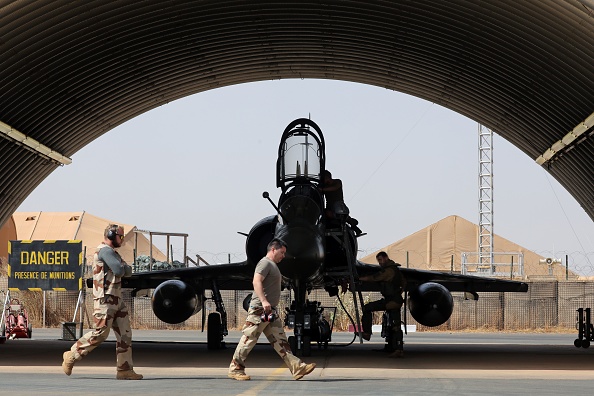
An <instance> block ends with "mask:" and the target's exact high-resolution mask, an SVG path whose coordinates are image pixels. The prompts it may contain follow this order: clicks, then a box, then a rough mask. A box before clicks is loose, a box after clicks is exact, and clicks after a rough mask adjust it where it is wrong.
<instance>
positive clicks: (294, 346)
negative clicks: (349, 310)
mask: <svg viewBox="0 0 594 396" xmlns="http://www.w3.org/2000/svg"><path fill="white" fill-rule="evenodd" d="M334 309H336V308H334ZM323 311H324V307H322V306H321V303H320V302H318V301H307V302H306V303H305V306H302V305H301V306H300V305H299V304H297V302H296V301H293V302H292V303H291V307H290V308H287V315H286V316H285V326H287V327H288V328H290V329H293V331H294V334H295V335H293V336H290V337H289V338H288V341H289V346H290V347H291V351H292V352H293V353H294V354H295V355H296V356H311V344H312V342H317V344H318V348H319V349H321V348H324V349H326V348H328V342H329V341H331V338H332V326H331V325H330V323H328V321H327V320H326V318H324V315H323Z"/></svg>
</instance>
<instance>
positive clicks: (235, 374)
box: [227, 370, 251, 381]
mask: <svg viewBox="0 0 594 396" xmlns="http://www.w3.org/2000/svg"><path fill="white" fill-rule="evenodd" d="M227 377H229V378H231V379H234V380H237V381H249V380H250V379H251V377H250V376H249V375H247V374H246V373H245V372H243V371H239V370H233V371H229V373H228V374H227Z"/></svg>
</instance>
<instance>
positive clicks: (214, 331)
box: [206, 312, 223, 349]
mask: <svg viewBox="0 0 594 396" xmlns="http://www.w3.org/2000/svg"><path fill="white" fill-rule="evenodd" d="M222 331H223V324H222V323H221V315H220V314H219V313H218V312H211V313H209V314H208V321H207V329H206V345H207V347H208V349H222V347H223V345H222V343H221V332H222Z"/></svg>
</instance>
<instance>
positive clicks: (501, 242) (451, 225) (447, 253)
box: [360, 215, 577, 279]
mask: <svg viewBox="0 0 594 396" xmlns="http://www.w3.org/2000/svg"><path fill="white" fill-rule="evenodd" d="M478 240H479V227H478V225H476V224H474V223H472V222H470V221H468V220H466V219H464V218H462V217H460V216H456V215H452V216H448V217H446V218H444V219H442V220H440V221H438V222H436V223H433V224H431V225H429V226H427V227H425V228H423V229H421V230H419V231H417V232H415V233H413V234H411V235H409V236H407V237H406V238H403V239H401V240H399V241H396V242H394V243H392V244H390V245H388V246H386V247H384V248H383V249H379V250H377V251H376V252H373V253H372V254H370V255H368V256H365V257H363V258H362V259H361V260H360V261H362V262H364V263H369V264H376V263H377V261H376V259H375V255H376V254H377V253H378V252H380V251H382V250H383V251H385V252H386V253H388V256H390V258H391V259H392V260H394V261H395V262H397V263H400V264H402V266H403V267H407V265H408V267H410V268H415V269H422V270H432V271H442V272H450V271H453V272H455V273H460V272H461V263H462V253H464V252H477V251H478ZM493 251H494V253H499V255H497V256H496V260H494V261H497V262H502V263H510V262H511V257H512V255H506V254H503V253H522V255H523V260H524V278H525V279H538V278H548V279H550V278H556V279H565V268H564V267H563V266H562V265H559V264H555V265H550V266H549V265H547V264H546V263H542V262H541V260H544V259H546V258H545V257H543V256H540V255H538V254H536V253H534V252H532V251H530V250H528V249H526V248H524V247H522V246H520V245H518V244H516V243H513V242H511V241H509V240H507V239H505V238H502V237H500V236H499V235H497V234H494V235H493ZM514 257H516V258H515V264H516V266H517V265H518V259H517V256H514ZM472 260H474V261H475V262H477V261H478V260H477V257H476V256H474V257H473V258H472ZM468 268H470V271H469V272H467V273H468V274H473V272H475V271H476V267H474V268H473V267H468ZM502 268H503V266H502ZM516 268H517V267H516ZM569 277H570V278H573V279H575V278H576V277H577V275H576V274H575V273H573V272H571V271H569Z"/></svg>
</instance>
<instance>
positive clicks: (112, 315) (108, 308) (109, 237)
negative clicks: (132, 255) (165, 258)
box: [62, 224, 142, 380]
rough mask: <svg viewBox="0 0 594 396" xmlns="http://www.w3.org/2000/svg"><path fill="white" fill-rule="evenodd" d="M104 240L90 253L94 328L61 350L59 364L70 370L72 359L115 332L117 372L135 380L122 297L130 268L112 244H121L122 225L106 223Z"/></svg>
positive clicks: (65, 369) (128, 318)
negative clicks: (65, 349)
mask: <svg viewBox="0 0 594 396" xmlns="http://www.w3.org/2000/svg"><path fill="white" fill-rule="evenodd" d="M103 236H104V241H103V243H101V244H100V245H99V246H98V247H97V250H96V251H95V254H94V256H93V320H94V322H95V330H93V331H90V332H88V333H87V334H85V335H84V336H82V337H81V338H80V339H79V340H78V341H77V342H76V343H74V345H72V347H71V348H70V350H69V351H66V352H64V355H63V358H64V361H63V362H62V368H63V369H64V373H66V375H70V374H72V368H73V367H74V363H76V362H77V361H79V360H81V359H82V358H83V357H84V356H86V355H88V354H89V353H90V352H91V351H92V350H93V349H95V348H97V347H98V346H99V345H100V344H101V343H102V342H103V341H105V340H106V339H107V337H108V336H109V331H110V329H111V328H113V330H114V331H115V336H116V340H117V343H116V356H117V359H116V360H117V374H116V378H117V379H121V380H139V379H142V375H140V374H136V373H135V372H134V368H133V367H134V366H133V363H132V329H131V328H130V316H129V314H128V308H127V307H126V305H125V304H124V299H123V298H122V277H123V276H130V275H131V274H132V268H131V267H130V266H129V265H128V264H126V262H124V260H122V258H121V256H120V255H119V253H118V252H116V251H115V249H116V248H119V247H120V246H122V243H123V238H124V228H123V227H121V226H118V225H117V224H110V225H109V226H107V228H106V229H105V232H104V233H103Z"/></svg>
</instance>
